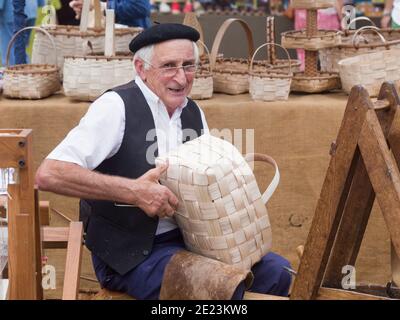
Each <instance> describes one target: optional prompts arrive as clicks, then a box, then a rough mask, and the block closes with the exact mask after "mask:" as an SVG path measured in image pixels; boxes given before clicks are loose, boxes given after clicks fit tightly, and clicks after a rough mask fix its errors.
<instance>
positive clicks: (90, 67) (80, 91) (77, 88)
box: [63, 18, 136, 101]
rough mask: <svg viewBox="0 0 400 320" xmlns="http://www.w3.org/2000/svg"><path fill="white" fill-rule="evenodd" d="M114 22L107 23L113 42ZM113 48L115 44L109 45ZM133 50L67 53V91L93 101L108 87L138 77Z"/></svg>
mask: <svg viewBox="0 0 400 320" xmlns="http://www.w3.org/2000/svg"><path fill="white" fill-rule="evenodd" d="M113 27H114V22H113V18H112V23H111V22H110V23H108V26H106V34H107V35H109V37H107V36H106V38H107V39H108V41H109V42H108V43H107V44H106V46H108V45H110V43H112V42H113V41H114V28H113ZM110 47H112V48H113V49H114V48H115V47H113V46H112V45H110ZM135 74H136V72H135V69H134V65H133V55H132V54H124V55H122V54H119V55H115V53H114V51H112V52H110V54H107V53H105V55H94V54H91V55H89V56H78V55H76V56H65V62H64V81H63V87H64V93H65V95H66V96H68V97H71V98H72V99H75V100H82V101H93V100H95V99H97V98H98V97H99V96H100V95H101V94H103V93H104V92H105V91H106V90H108V89H111V88H113V87H115V86H118V85H121V84H124V83H127V82H129V81H131V80H133V79H134V78H135Z"/></svg>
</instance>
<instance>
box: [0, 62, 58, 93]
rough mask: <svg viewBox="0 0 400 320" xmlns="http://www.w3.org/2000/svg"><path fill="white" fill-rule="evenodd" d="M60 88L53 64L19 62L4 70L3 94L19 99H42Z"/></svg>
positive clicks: (56, 69) (56, 71) (56, 70)
mask: <svg viewBox="0 0 400 320" xmlns="http://www.w3.org/2000/svg"><path fill="white" fill-rule="evenodd" d="M59 89H60V77H59V74H58V68H57V67H56V66H55V65H46V64H43V65H37V64H36V65H29V64H21V65H16V66H12V67H8V68H7V69H6V70H5V71H4V96H6V97H8V98H19V99H42V98H46V97H48V96H50V95H52V94H53V93H54V92H56V91H58V90H59Z"/></svg>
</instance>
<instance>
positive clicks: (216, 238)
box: [156, 135, 272, 269]
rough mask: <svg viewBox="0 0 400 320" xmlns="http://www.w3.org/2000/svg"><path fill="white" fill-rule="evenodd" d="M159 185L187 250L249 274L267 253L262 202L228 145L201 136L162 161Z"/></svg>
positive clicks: (268, 240)
mask: <svg viewBox="0 0 400 320" xmlns="http://www.w3.org/2000/svg"><path fill="white" fill-rule="evenodd" d="M166 159H168V162H169V167H168V170H167V171H166V173H165V174H164V176H162V177H161V180H160V181H161V183H162V184H163V185H166V186H167V187H169V188H170V189H171V191H173V192H174V193H175V194H176V195H177V197H178V199H179V207H178V210H177V212H176V214H175V218H176V221H177V223H178V225H179V227H180V229H181V231H182V234H183V237H184V240H185V244H186V246H187V247H188V249H189V250H191V251H193V252H196V253H198V254H202V255H205V256H207V257H210V258H214V259H217V260H220V261H223V262H225V263H228V264H233V265H237V266H238V267H242V268H245V269H249V268H250V267H251V266H252V265H254V264H255V263H256V262H257V261H259V260H260V259H261V257H262V256H264V255H265V254H266V253H267V252H268V251H269V250H270V248H271V244H272V234H271V226H270V221H269V218H268V213H267V209H266V207H265V205H264V203H265V202H266V201H267V200H264V196H262V195H261V193H260V191H259V189H258V186H257V182H256V180H255V177H254V174H253V172H252V171H251V169H250V167H249V165H248V164H247V162H246V161H245V159H244V158H243V157H242V155H241V154H240V153H239V151H238V150H237V149H235V148H234V147H233V146H232V145H231V144H230V143H229V142H227V141H224V140H222V139H219V138H216V137H213V136H210V135H203V136H201V137H200V138H197V139H195V140H192V141H190V142H187V143H185V144H183V145H181V146H180V147H179V148H178V149H177V150H176V151H174V152H171V153H170V154H169V155H168V156H166V157H161V158H158V159H157V162H156V163H157V164H160V163H162V162H164V161H166Z"/></svg>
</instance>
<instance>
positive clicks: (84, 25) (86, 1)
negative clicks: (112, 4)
mask: <svg viewBox="0 0 400 320" xmlns="http://www.w3.org/2000/svg"><path fill="white" fill-rule="evenodd" d="M90 3H91V0H83V5H82V12H81V22H80V25H79V31H80V32H86V31H87V29H88V25H89V12H90ZM93 4H94V28H95V29H102V27H101V6H100V0H94V3H93Z"/></svg>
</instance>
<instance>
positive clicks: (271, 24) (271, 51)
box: [266, 16, 276, 65]
mask: <svg viewBox="0 0 400 320" xmlns="http://www.w3.org/2000/svg"><path fill="white" fill-rule="evenodd" d="M266 29H267V30H266V34H267V43H275V17H273V16H269V17H267V27H266ZM267 60H268V62H269V63H270V64H272V65H273V64H275V61H276V55H275V47H274V46H268V47H267Z"/></svg>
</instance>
